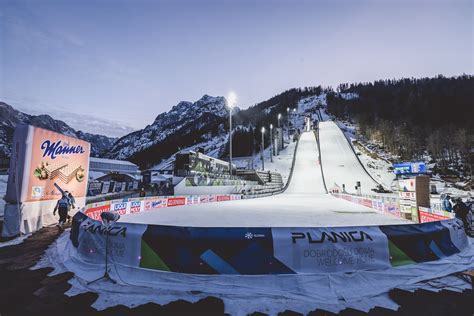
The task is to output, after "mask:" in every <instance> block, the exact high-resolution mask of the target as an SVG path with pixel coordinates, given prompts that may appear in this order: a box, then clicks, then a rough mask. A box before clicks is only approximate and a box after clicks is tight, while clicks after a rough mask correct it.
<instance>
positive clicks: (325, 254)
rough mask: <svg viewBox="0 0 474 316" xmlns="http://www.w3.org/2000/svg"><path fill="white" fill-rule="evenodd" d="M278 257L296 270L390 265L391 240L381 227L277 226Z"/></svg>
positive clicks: (276, 251)
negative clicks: (389, 243) (389, 247)
mask: <svg viewBox="0 0 474 316" xmlns="http://www.w3.org/2000/svg"><path fill="white" fill-rule="evenodd" d="M272 235H273V249H274V252H275V258H277V259H278V260H280V261H281V262H282V263H284V264H285V265H286V266H288V267H289V268H290V269H292V270H293V271H295V272H296V273H311V272H315V271H318V272H347V271H355V270H374V269H384V268H388V267H390V260H389V252H388V240H387V236H386V235H385V234H384V233H382V231H381V230H380V229H379V228H378V227H340V228H273V229H272Z"/></svg>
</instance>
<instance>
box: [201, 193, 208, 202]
mask: <svg viewBox="0 0 474 316" xmlns="http://www.w3.org/2000/svg"><path fill="white" fill-rule="evenodd" d="M199 203H209V196H207V195H201V196H200V197H199Z"/></svg>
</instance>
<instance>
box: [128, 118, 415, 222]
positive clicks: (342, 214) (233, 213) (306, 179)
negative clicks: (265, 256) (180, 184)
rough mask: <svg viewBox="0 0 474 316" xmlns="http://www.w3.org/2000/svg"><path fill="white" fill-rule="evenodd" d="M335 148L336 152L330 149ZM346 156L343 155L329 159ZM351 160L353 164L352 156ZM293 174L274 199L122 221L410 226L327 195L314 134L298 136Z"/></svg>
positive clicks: (177, 210)
mask: <svg viewBox="0 0 474 316" xmlns="http://www.w3.org/2000/svg"><path fill="white" fill-rule="evenodd" d="M336 128H337V127H336ZM340 135H341V136H342V133H341V134H340ZM342 137H344V136H342ZM344 141H345V140H344ZM346 146H347V143H346ZM333 149H334V150H340V148H332V149H329V148H328V150H333ZM346 153H347V151H342V152H339V153H334V154H332V155H331V156H338V155H344V154H346ZM350 155H351V156H352V159H355V156H354V154H353V153H352V152H350ZM323 167H324V163H323ZM359 167H360V166H359ZM341 171H342V174H346V173H347V172H348V171H347V170H346V169H345V170H341ZM293 172H294V173H293V176H292V180H291V183H290V185H289V187H288V189H287V191H286V192H285V193H283V194H279V195H276V196H270V197H264V198H258V199H249V200H239V201H227V202H220V203H210V204H197V205H185V206H176V207H170V208H163V209H159V210H156V211H149V212H142V213H138V214H131V215H125V216H122V217H121V219H120V221H122V222H130V223H143V224H161V225H178V226H194V227H292V226H293V227H328V226H333V227H336V226H338V227H340V226H353V225H382V224H402V223H407V224H408V223H410V222H409V221H406V220H404V219H400V218H397V217H394V216H391V215H387V214H384V213H379V212H377V211H376V210H374V209H371V208H367V207H364V206H361V205H358V204H354V203H351V202H347V201H345V200H341V199H337V198H334V197H332V196H330V195H328V194H326V192H325V189H324V185H323V182H322V177H321V169H320V166H319V164H318V148H317V143H316V138H315V135H314V133H313V132H306V133H303V134H302V135H301V138H300V143H299V145H298V152H297V156H296V163H295V169H294V171H293ZM339 176H340V175H339Z"/></svg>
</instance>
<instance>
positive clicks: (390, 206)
mask: <svg viewBox="0 0 474 316" xmlns="http://www.w3.org/2000/svg"><path fill="white" fill-rule="evenodd" d="M383 210H384V212H386V213H389V214H392V215H395V216H397V217H400V207H399V206H398V204H397V203H385V204H384V209H383Z"/></svg>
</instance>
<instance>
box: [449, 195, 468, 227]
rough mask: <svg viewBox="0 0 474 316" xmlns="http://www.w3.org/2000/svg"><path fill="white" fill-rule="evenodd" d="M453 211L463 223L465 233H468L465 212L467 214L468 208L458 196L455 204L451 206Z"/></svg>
mask: <svg viewBox="0 0 474 316" xmlns="http://www.w3.org/2000/svg"><path fill="white" fill-rule="evenodd" d="M453 211H454V214H456V215H455V216H456V218H459V219H460V220H461V221H462V223H463V224H464V230H465V231H466V234H468V233H469V231H470V225H469V222H468V220H467V214H469V208H468V207H467V205H466V204H465V203H464V202H463V201H462V200H461V198H458V199H457V200H456V204H455V205H454V206H453Z"/></svg>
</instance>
